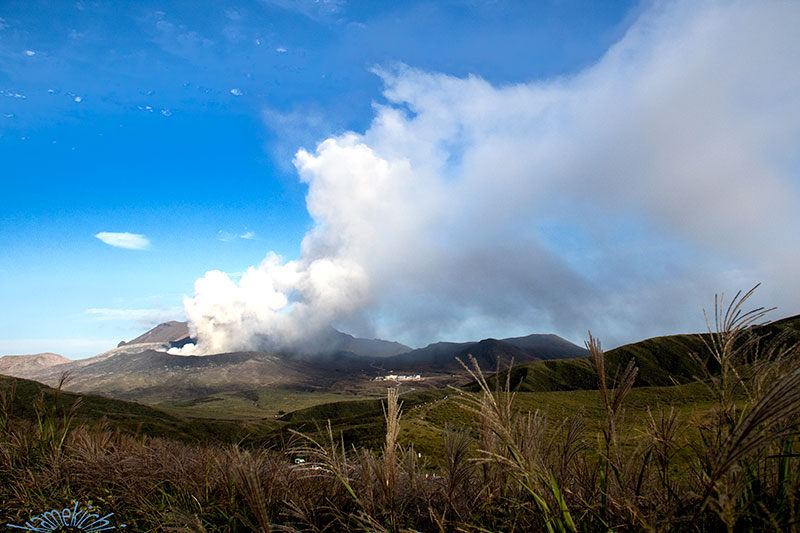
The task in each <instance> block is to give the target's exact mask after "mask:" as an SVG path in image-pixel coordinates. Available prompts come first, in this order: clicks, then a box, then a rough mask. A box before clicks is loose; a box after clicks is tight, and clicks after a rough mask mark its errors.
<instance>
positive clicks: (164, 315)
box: [86, 307, 183, 324]
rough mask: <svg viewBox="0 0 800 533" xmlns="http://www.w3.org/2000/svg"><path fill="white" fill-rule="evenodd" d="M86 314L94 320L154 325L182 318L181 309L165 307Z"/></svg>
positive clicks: (90, 312) (102, 310)
mask: <svg viewBox="0 0 800 533" xmlns="http://www.w3.org/2000/svg"><path fill="white" fill-rule="evenodd" d="M86 313H87V314H89V315H94V319H95V320H103V321H105V320H131V321H135V322H139V323H146V324H154V323H158V322H165V321H167V320H175V319H177V318H181V317H182V316H183V308H181V307H167V308H159V309H109V308H91V309H87V310H86Z"/></svg>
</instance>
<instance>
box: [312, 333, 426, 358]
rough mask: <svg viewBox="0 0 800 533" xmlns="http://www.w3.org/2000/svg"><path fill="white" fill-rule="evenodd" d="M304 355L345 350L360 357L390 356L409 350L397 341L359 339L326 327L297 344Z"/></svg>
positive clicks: (327, 353) (326, 353)
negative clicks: (319, 332) (314, 335)
mask: <svg viewBox="0 0 800 533" xmlns="http://www.w3.org/2000/svg"><path fill="white" fill-rule="evenodd" d="M299 350H300V351H301V352H303V354H304V355H312V356H314V355H329V354H335V353H340V352H347V353H351V354H353V355H359V356H362V357H391V356H393V355H398V354H401V353H406V352H409V351H411V348H410V347H408V346H406V345H405V344H400V343H399V342H392V341H385V340H381V339H360V338H358V337H353V336H352V335H349V334H347V333H342V332H341V331H338V330H336V329H333V328H328V329H327V330H326V331H323V332H322V333H321V334H319V335H317V336H316V337H314V338H313V339H310V340H308V341H306V342H305V343H303V344H301V345H300V346H299Z"/></svg>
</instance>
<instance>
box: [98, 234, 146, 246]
mask: <svg viewBox="0 0 800 533" xmlns="http://www.w3.org/2000/svg"><path fill="white" fill-rule="evenodd" d="M95 237H97V238H98V239H100V240H101V241H103V242H104V243H106V244H108V245H109V246H116V247H117V248H127V249H128V250H147V249H149V248H150V240H149V239H148V238H147V237H145V236H144V235H140V234H138V233H128V232H122V233H115V232H111V231H101V232H100V233H98V234H96V235H95Z"/></svg>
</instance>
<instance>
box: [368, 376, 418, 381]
mask: <svg viewBox="0 0 800 533" xmlns="http://www.w3.org/2000/svg"><path fill="white" fill-rule="evenodd" d="M375 381H422V376H421V375H420V374H414V375H413V376H412V375H410V374H409V375H404V374H387V375H385V376H377V377H376V378H375Z"/></svg>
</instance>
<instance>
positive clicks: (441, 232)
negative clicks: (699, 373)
mask: <svg viewBox="0 0 800 533" xmlns="http://www.w3.org/2000/svg"><path fill="white" fill-rule="evenodd" d="M799 25H800V8H799V7H798V6H797V5H796V4H793V3H782V2H759V3H748V2H732V3H707V4H703V5H702V6H700V5H698V4H697V3H694V2H676V3H667V4H659V5H658V6H656V7H654V8H652V9H651V10H649V11H647V12H646V13H644V14H643V15H642V16H641V17H640V18H639V20H637V21H636V22H635V23H634V24H633V25H632V27H631V28H630V30H629V31H628V32H627V33H626V35H625V36H624V37H623V38H622V39H621V40H620V42H618V43H617V44H616V45H615V46H613V47H612V48H611V49H610V50H609V51H608V52H607V53H606V54H605V55H604V57H603V58H602V59H601V60H600V61H599V62H598V63H597V64H595V65H593V66H592V67H590V68H588V69H586V70H584V71H582V72H579V73H577V74H575V75H574V76H571V77H564V78H559V79H554V80H544V81H536V82H531V83H527V84H519V85H512V86H504V87H497V86H493V85H492V84H490V83H488V82H486V81H485V80H483V79H481V78H479V77H476V76H470V77H468V78H466V79H461V78H455V77H452V76H448V75H445V74H436V73H426V72H421V71H418V70H415V69H412V68H408V67H405V66H398V67H395V68H391V69H384V70H378V71H376V73H377V74H378V75H379V76H380V77H381V78H382V79H383V81H384V84H385V91H384V96H385V98H386V100H387V103H386V104H384V105H376V116H375V118H374V120H373V122H372V125H371V126H370V128H369V129H368V130H367V131H366V132H365V133H363V134H357V133H347V134H344V135H341V136H338V137H333V138H330V139H327V140H325V141H324V142H322V143H320V144H319V146H318V147H317V148H316V150H315V151H314V152H308V151H306V150H300V151H299V152H298V153H297V155H296V157H295V161H294V162H295V166H296V167H297V169H298V171H299V174H300V178H301V180H302V181H303V182H305V183H307V184H308V196H307V207H308V211H309V214H310V215H311V217H312V218H313V220H314V223H315V226H314V229H313V230H311V231H310V232H309V233H308V234H307V235H306V237H305V238H304V240H303V243H302V252H301V255H300V257H299V258H298V259H297V260H295V261H289V262H283V261H282V260H280V259H279V258H278V257H277V256H274V255H269V256H268V257H267V259H266V260H265V261H264V263H262V264H261V265H260V266H259V267H258V268H251V269H249V270H248V271H247V273H246V274H245V275H244V276H243V277H242V279H241V280H240V282H239V283H238V284H237V283H235V282H233V281H232V280H230V279H229V278H228V277H227V276H226V275H225V274H223V273H221V272H209V273H208V274H206V276H205V277H204V278H202V279H200V280H198V281H197V284H196V286H195V296H194V297H193V298H187V299H186V302H185V307H186V314H187V317H188V318H189V320H190V321H191V323H192V327H193V329H194V331H195V332H196V334H197V336H198V339H199V344H198V346H197V347H196V348H194V349H195V351H196V352H199V353H215V352H217V351H229V350H234V349H245V348H248V347H253V346H255V345H257V344H258V343H259V342H260V341H261V340H263V339H264V338H265V336H266V337H268V338H269V339H271V340H272V341H275V342H279V343H285V342H289V343H290V342H293V341H296V340H297V339H300V338H302V337H303V336H304V335H308V334H310V333H311V332H313V331H315V330H316V329H318V328H320V327H323V326H325V325H328V324H331V323H333V324H335V325H338V326H341V327H346V328H349V329H350V330H351V331H353V332H356V333H375V334H378V335H380V336H383V337H388V338H392V339H398V340H401V341H405V342H411V343H417V344H419V343H422V342H427V341H430V340H434V339H436V338H437V337H442V336H446V337H450V338H458V337H473V338H474V337H476V336H486V335H494V336H501V335H503V334H522V333H529V332H531V331H553V332H556V333H560V334H562V335H565V336H567V337H571V338H573V339H575V340H579V339H581V338H582V335H583V333H584V332H585V331H586V329H587V328H590V327H591V328H592V329H593V330H594V331H597V332H599V333H601V334H602V335H603V336H604V339H605V340H607V341H608V340H610V341H611V342H610V343H609V342H607V344H614V343H616V342H621V341H628V340H634V339H637V338H642V337H645V336H649V335H654V334H660V333H671V332H675V331H679V330H685V329H700V328H699V326H700V325H701V324H702V322H701V319H700V317H701V314H700V310H699V309H700V306H702V305H708V303H709V301H711V300H712V299H713V294H714V292H717V291H720V290H730V289H732V288H733V289H738V288H742V287H744V288H749V287H748V285H752V284H754V283H755V282H758V281H762V282H764V285H765V286H764V289H763V290H762V291H761V296H762V297H763V298H764V299H765V300H767V301H768V303H770V304H771V305H778V306H780V307H781V308H782V309H781V310H782V311H783V312H784V314H786V313H789V312H798V310H799V309H798V304H797V303H796V301H794V298H793V296H792V295H796V294H798V293H800V281H798V277H797V276H796V268H797V265H798V264H800V231H798V228H800V215H798V213H799V212H800V211H798V210H797V208H796V206H797V205H798V200H800V190H798V168H800V70H798V69H797V68H796V58H797V57H800V39H798V37H797V32H796V28H797V27H800V26H799Z"/></svg>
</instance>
